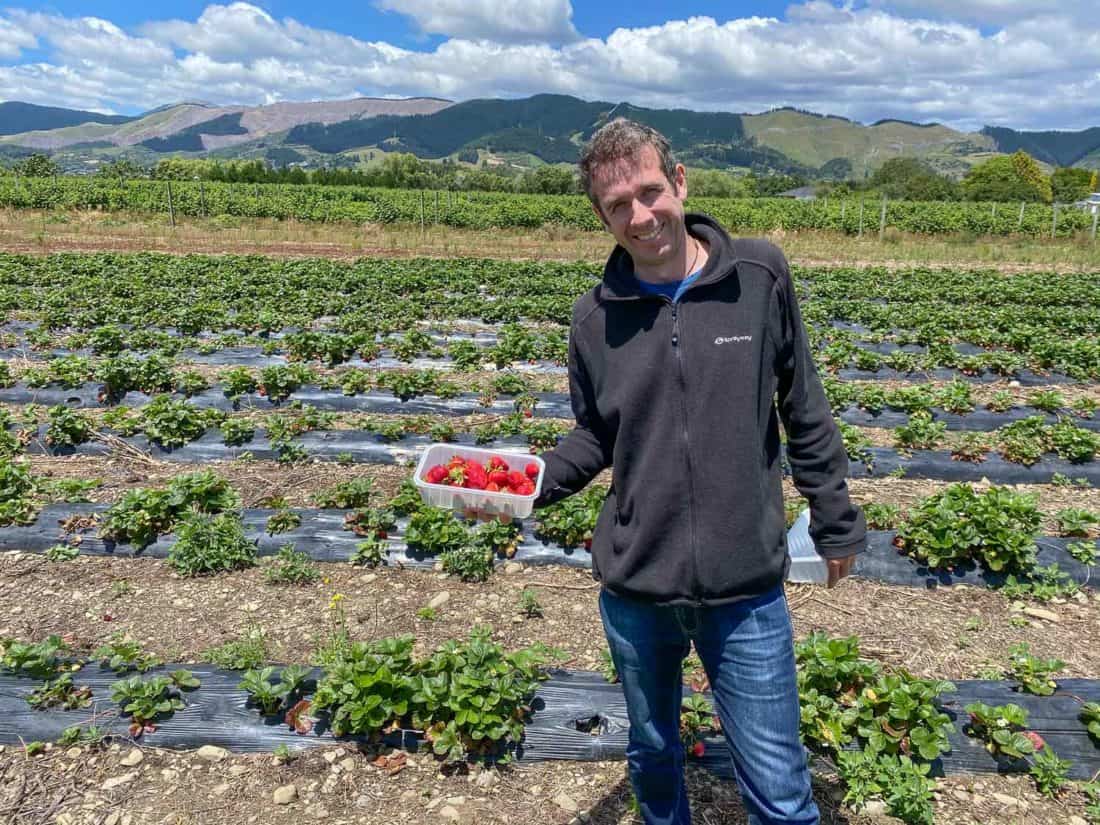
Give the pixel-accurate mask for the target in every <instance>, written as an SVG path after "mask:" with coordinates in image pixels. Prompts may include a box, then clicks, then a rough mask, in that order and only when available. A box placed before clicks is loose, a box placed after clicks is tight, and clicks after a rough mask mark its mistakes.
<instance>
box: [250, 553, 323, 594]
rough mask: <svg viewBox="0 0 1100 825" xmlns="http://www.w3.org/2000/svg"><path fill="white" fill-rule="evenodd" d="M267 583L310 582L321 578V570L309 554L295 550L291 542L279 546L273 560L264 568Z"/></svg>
mask: <svg viewBox="0 0 1100 825" xmlns="http://www.w3.org/2000/svg"><path fill="white" fill-rule="evenodd" d="M264 578H265V579H266V580H267V583H268V584H299V585H300V584H312V583H313V582H315V581H317V579H319V578H321V571H320V570H319V569H318V568H317V565H316V564H314V563H313V560H312V559H310V557H309V554H307V553H303V552H301V551H300V550H296V549H295V548H294V545H293V544H284V545H283V546H282V547H280V548H279V552H278V554H277V555H276V556H275V560H274V561H273V562H272V563H271V564H269V565H268V566H267V567H265V568H264Z"/></svg>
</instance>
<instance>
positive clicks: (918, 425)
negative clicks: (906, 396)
mask: <svg viewBox="0 0 1100 825" xmlns="http://www.w3.org/2000/svg"><path fill="white" fill-rule="evenodd" d="M946 432H947V425H946V424H945V423H943V422H942V421H933V420H932V413H930V412H928V411H927V410H917V411H916V412H914V413H912V414H911V415H910V416H909V423H907V424H905V425H903V426H901V427H898V428H897V429H896V430H894V443H895V444H896V445H897V446H898V447H900V448H902V449H910V450H934V449H936V447H938V446H939V444H940V443H941V442H942V441H943V437H944V434H945V433H946Z"/></svg>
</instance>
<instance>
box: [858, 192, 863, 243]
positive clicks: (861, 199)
mask: <svg viewBox="0 0 1100 825" xmlns="http://www.w3.org/2000/svg"><path fill="white" fill-rule="evenodd" d="M859 237H861V238H862V237H863V198H860V199H859Z"/></svg>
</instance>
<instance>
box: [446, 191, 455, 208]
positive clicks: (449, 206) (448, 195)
mask: <svg viewBox="0 0 1100 825" xmlns="http://www.w3.org/2000/svg"><path fill="white" fill-rule="evenodd" d="M452 194H454V193H453V192H451V190H450V189H448V190H447V212H448V213H450V211H451V208H452V203H451V195H452Z"/></svg>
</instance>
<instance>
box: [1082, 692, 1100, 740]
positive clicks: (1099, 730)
mask: <svg viewBox="0 0 1100 825" xmlns="http://www.w3.org/2000/svg"><path fill="white" fill-rule="evenodd" d="M1080 719H1081V721H1082V722H1084V723H1085V727H1086V728H1087V729H1088V732H1089V736H1091V737H1092V738H1093V739H1095V740H1096V742H1097V744H1100V702H1085V703H1084V704H1083V705H1082V706H1081V714H1080Z"/></svg>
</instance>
